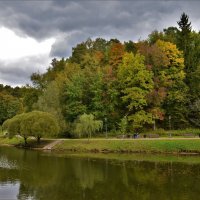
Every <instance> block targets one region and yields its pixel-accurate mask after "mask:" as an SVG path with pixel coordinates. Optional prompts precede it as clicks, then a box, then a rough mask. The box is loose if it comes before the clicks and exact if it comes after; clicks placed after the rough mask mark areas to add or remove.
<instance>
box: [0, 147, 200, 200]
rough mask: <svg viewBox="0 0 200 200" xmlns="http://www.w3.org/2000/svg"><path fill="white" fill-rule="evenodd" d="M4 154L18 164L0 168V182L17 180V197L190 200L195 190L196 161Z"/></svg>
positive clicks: (198, 176)
mask: <svg viewBox="0 0 200 200" xmlns="http://www.w3.org/2000/svg"><path fill="white" fill-rule="evenodd" d="M6 151H7V150H6ZM16 151H18V150H16ZM1 153H2V152H1ZM2 155H4V154H2ZM5 155H6V156H7V160H8V161H9V162H12V161H16V164H17V166H18V168H17V169H5V168H0V181H1V182H6V181H13V182H15V180H20V183H21V185H20V189H19V194H18V199H20V200H24V199H27V198H28V196H29V197H30V199H41V200H46V199H48V200H49V199H51V200H59V199H76V200H79V199H109V200H110V199H115V200H118V199H123V200H126V199H127V200H128V199H142V200H143V199H144V200H145V199H148V200H151V199H152V200H154V199H162V200H167V199H174V200H177V199H191V200H192V199H196V197H197V195H198V194H199V187H198V186H199V184H200V166H199V165H185V164H182V163H172V162H168V163H159V162H139V161H116V160H112V161H111V160H104V159H101V160H98V159H97V160H94V159H91V158H90V159H79V158H62V157H52V156H42V154H41V152H32V151H19V152H18V153H16V152H13V154H12V152H5ZM170 195H171V196H170Z"/></svg>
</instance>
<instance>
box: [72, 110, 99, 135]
mask: <svg viewBox="0 0 200 200" xmlns="http://www.w3.org/2000/svg"><path fill="white" fill-rule="evenodd" d="M102 127H103V122H102V121H101V120H95V118H94V115H92V114H85V113H84V114H83V115H80V116H79V117H78V119H77V122H76V123H75V133H76V134H78V135H79V137H80V136H81V135H88V138H89V137H90V138H91V135H92V133H94V132H95V131H98V130H100V129H102Z"/></svg>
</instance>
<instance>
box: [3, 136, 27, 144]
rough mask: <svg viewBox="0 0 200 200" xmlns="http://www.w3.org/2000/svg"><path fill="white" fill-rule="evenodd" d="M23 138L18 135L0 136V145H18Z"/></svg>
mask: <svg viewBox="0 0 200 200" xmlns="http://www.w3.org/2000/svg"><path fill="white" fill-rule="evenodd" d="M23 142H24V140H23V139H22V138H19V137H13V138H8V137H0V145H19V144H22V143H23Z"/></svg>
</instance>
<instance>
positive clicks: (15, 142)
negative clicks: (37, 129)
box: [0, 136, 52, 148]
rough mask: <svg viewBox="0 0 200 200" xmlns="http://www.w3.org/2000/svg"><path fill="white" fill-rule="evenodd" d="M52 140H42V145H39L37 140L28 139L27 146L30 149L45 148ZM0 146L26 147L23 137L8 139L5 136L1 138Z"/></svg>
mask: <svg viewBox="0 0 200 200" xmlns="http://www.w3.org/2000/svg"><path fill="white" fill-rule="evenodd" d="M51 142H52V140H48V139H42V140H41V142H40V144H38V143H37V141H36V139H32V138H28V140H27V143H28V144H27V146H26V147H29V148H43V147H44V146H45V145H47V144H49V143H51ZM0 145H11V146H17V147H25V145H24V139H23V138H21V137H17V136H15V137H13V138H8V137H4V136H0Z"/></svg>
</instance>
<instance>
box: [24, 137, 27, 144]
mask: <svg viewBox="0 0 200 200" xmlns="http://www.w3.org/2000/svg"><path fill="white" fill-rule="evenodd" d="M24 145H25V146H26V145H27V137H24Z"/></svg>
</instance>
